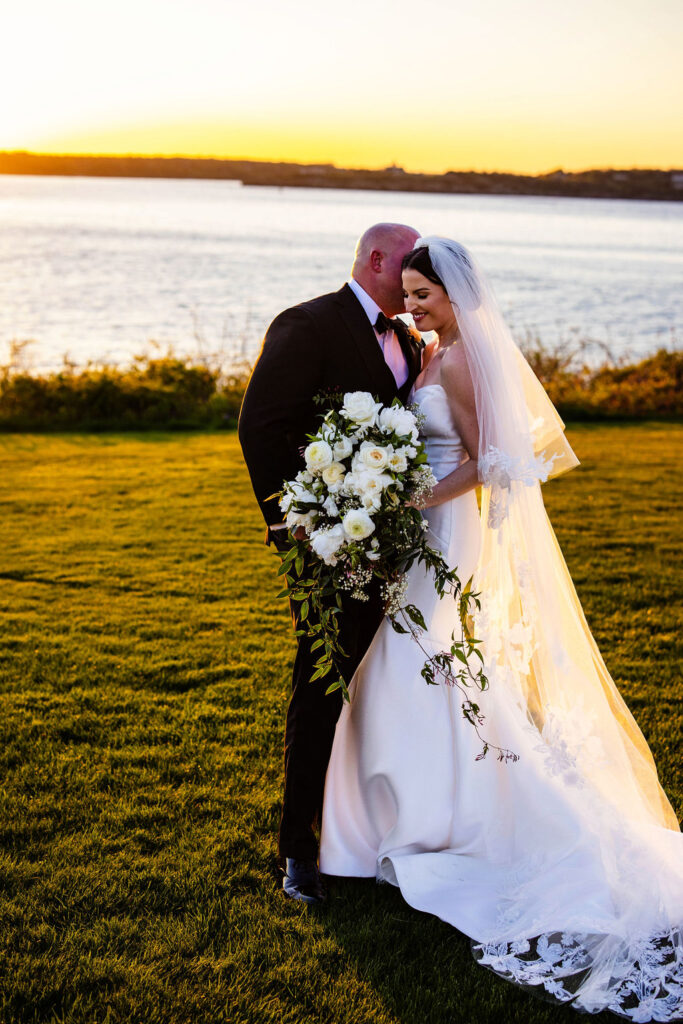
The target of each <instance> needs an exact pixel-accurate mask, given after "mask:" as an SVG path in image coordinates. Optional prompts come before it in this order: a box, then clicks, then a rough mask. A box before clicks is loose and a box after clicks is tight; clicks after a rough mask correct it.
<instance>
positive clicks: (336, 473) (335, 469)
mask: <svg viewBox="0 0 683 1024" xmlns="http://www.w3.org/2000/svg"><path fill="white" fill-rule="evenodd" d="M345 476H346V469H345V468H344V466H343V465H342V463H341V462H331V463H330V464H329V466H325V468H324V470H323V480H324V481H325V483H326V484H327V486H328V487H329V489H330V491H332V492H335V491H338V490H339V488H340V487H341V485H342V483H343V482H344V477H345Z"/></svg>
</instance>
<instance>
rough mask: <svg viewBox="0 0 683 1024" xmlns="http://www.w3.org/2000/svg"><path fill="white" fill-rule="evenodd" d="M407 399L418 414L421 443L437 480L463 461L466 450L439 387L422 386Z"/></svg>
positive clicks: (435, 385) (442, 390) (444, 396)
mask: <svg viewBox="0 0 683 1024" xmlns="http://www.w3.org/2000/svg"><path fill="white" fill-rule="evenodd" d="M410 397H411V401H412V402H413V403H414V404H415V405H416V406H417V407H418V410H419V412H420V414H421V415H422V418H423V422H422V424H421V426H420V437H421V438H422V440H423V441H424V443H425V447H426V449H427V458H428V460H429V464H430V466H431V467H432V470H433V472H434V476H435V477H436V478H437V479H438V480H440V479H441V478H442V477H444V476H446V475H447V474H448V473H451V472H452V471H453V470H454V469H457V468H458V466H459V465H460V464H461V463H462V462H465V461H466V459H467V458H468V454H467V450H466V448H465V446H464V444H463V443H462V439H461V437H460V434H459V433H458V431H457V429H456V427H455V424H454V422H453V417H452V415H451V409H450V406H449V404H448V398H447V396H446V392H445V391H444V389H443V387H442V386H441V384H425V385H424V386H423V387H421V388H417V389H416V390H413V392H412V394H411V396H410Z"/></svg>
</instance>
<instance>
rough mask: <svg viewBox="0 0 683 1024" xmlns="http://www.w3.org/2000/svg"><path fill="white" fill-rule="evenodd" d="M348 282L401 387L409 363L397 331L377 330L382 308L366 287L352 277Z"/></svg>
mask: <svg viewBox="0 0 683 1024" xmlns="http://www.w3.org/2000/svg"><path fill="white" fill-rule="evenodd" d="M348 284H349V288H350V289H351V291H352V292H353V294H354V295H355V296H356V298H357V299H358V301H359V302H360V304H361V306H362V307H363V310H364V311H365V315H366V316H367V318H368V320H369V321H370V324H371V325H372V329H373V330H374V331H375V337H376V338H377V341H378V342H379V346H380V348H381V349H382V352H383V353H384V361H385V362H386V364H387V366H388V367H389V369H390V370H391V372H392V373H393V375H394V380H395V381H396V386H397V387H399V388H400V387H401V385H402V384H405V382H406V381H407V380H408V363H407V362H406V357H405V356H404V355H403V349H402V348H401V343H400V341H399V340H398V338H397V337H396V332H395V331H384V332H380V331H377V330H375V320H376V319H377V316H378V314H379V313H381V312H382V310H381V309H380V308H379V306H378V305H377V303H376V302H375V300H374V299H372V298H370V296H369V295H368V293H367V292H366V291H365V289H364V288H363V287H362V286H361V285H359V284H358V281H356V280H354V278H351V280H350V281H349V283H348Z"/></svg>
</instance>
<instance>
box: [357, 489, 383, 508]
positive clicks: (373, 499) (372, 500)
mask: <svg viewBox="0 0 683 1024" xmlns="http://www.w3.org/2000/svg"><path fill="white" fill-rule="evenodd" d="M360 500H361V501H362V502H363V508H364V509H365V510H366V512H379V510H380V509H381V507H382V494H381V492H379V493H377V494H372V493H366V494H363V495H361V499H360Z"/></svg>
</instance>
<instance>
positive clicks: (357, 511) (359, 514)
mask: <svg viewBox="0 0 683 1024" xmlns="http://www.w3.org/2000/svg"><path fill="white" fill-rule="evenodd" d="M342 524H343V526H344V533H345V534H346V536H347V537H348V538H349V539H350V540H365V538H366V537H369V536H370V534H371V533H374V532H375V524H374V523H373V521H372V519H371V518H370V516H369V515H368V513H367V512H366V511H365V509H362V508H353V509H351V511H350V512H347V513H346V515H345V516H344V519H343V520H342Z"/></svg>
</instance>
